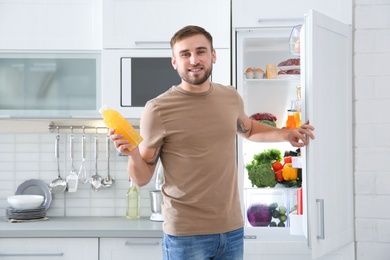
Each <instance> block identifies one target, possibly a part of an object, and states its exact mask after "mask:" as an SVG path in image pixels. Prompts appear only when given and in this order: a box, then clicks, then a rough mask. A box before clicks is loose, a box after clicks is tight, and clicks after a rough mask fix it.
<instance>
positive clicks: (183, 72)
mask: <svg viewBox="0 0 390 260" xmlns="http://www.w3.org/2000/svg"><path fill="white" fill-rule="evenodd" d="M172 51H173V57H172V66H173V67H174V68H175V69H176V70H177V72H178V74H179V76H180V78H181V79H182V80H183V81H185V82H187V83H189V84H191V85H201V84H203V83H204V82H206V81H207V79H208V78H209V77H210V75H211V72H212V69H213V63H215V58H216V55H215V50H212V49H211V44H210V42H209V41H208V40H207V39H206V37H205V36H203V35H201V34H198V35H194V36H190V37H188V38H185V39H183V40H180V41H178V42H176V43H175V45H174V46H173V49H172Z"/></svg>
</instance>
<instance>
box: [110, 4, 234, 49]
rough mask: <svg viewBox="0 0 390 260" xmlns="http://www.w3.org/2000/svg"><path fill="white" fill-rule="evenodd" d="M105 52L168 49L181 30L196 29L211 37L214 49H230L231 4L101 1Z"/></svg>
mask: <svg viewBox="0 0 390 260" xmlns="http://www.w3.org/2000/svg"><path fill="white" fill-rule="evenodd" d="M103 4H104V7H103V21H104V23H103V28H104V29H103V45H104V46H103V47H104V48H156V47H158V48H169V47H170V46H169V40H170V39H171V37H172V35H173V34H174V33H175V32H176V31H177V30H178V29H180V28H181V27H183V26H185V25H189V24H194V25H199V26H202V27H204V28H205V29H206V30H208V31H209V32H210V33H211V34H212V35H213V37H214V39H215V42H214V47H216V48H222V47H223V48H228V47H229V45H230V1H228V0H213V1H209V0H201V1H197V2H196V3H194V2H193V1H190V0H166V1H152V0H146V1H139V0H129V1H120V0H110V1H108V0H107V1H104V3H103Z"/></svg>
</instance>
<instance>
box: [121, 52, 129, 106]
mask: <svg viewBox="0 0 390 260" xmlns="http://www.w3.org/2000/svg"><path fill="white" fill-rule="evenodd" d="M130 72H131V58H122V59H121V106H122V107H131V106H132V103H131V100H132V97H131V87H128V86H131V73H130Z"/></svg>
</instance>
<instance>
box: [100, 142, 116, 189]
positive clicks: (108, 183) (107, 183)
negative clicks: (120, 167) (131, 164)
mask: <svg viewBox="0 0 390 260" xmlns="http://www.w3.org/2000/svg"><path fill="white" fill-rule="evenodd" d="M110 144H111V140H110V137H109V136H107V138H106V157H107V177H106V178H104V179H103V180H102V185H103V187H105V188H109V187H111V186H112V185H114V184H115V180H114V178H111V176H110Z"/></svg>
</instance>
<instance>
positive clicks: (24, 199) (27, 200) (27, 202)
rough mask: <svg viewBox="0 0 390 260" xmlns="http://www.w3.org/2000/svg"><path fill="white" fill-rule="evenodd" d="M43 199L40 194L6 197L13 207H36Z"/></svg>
mask: <svg viewBox="0 0 390 260" xmlns="http://www.w3.org/2000/svg"><path fill="white" fill-rule="evenodd" d="M43 200H44V197H43V196H42V195H14V196H9V197H8V198H7V201H8V203H9V204H10V205H11V207H12V208H14V209H36V208H39V206H41V205H42V203H43Z"/></svg>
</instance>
